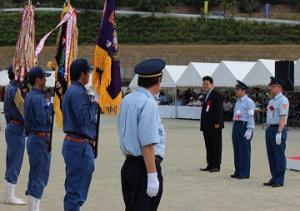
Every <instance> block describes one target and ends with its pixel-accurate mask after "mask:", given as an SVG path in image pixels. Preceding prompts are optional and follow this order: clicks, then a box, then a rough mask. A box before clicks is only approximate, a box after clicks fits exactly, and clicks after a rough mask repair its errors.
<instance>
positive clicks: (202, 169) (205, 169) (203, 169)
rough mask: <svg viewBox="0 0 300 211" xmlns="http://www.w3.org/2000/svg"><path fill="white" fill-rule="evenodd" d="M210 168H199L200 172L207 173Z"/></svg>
mask: <svg viewBox="0 0 300 211" xmlns="http://www.w3.org/2000/svg"><path fill="white" fill-rule="evenodd" d="M210 169H211V168H209V167H208V166H207V167H206V168H200V171H209V170H210Z"/></svg>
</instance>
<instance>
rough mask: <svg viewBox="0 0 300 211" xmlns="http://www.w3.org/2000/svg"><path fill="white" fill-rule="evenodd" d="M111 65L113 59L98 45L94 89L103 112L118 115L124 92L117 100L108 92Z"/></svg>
mask: <svg viewBox="0 0 300 211" xmlns="http://www.w3.org/2000/svg"><path fill="white" fill-rule="evenodd" d="M111 64H112V58H111V57H110V55H109V54H108V53H107V51H105V50H104V49H102V48H101V47H100V46H98V45H96V48H95V53H94V71H93V75H92V78H93V83H92V84H93V88H94V90H95V91H96V92H97V94H98V96H99V105H100V107H101V109H102V112H104V113H106V114H117V113H118V112H119V106H120V103H121V101H122V92H120V93H119V95H118V96H117V97H116V98H114V99H112V98H111V96H110V95H109V93H108V92H107V90H106V89H107V87H108V86H109V85H110V82H111ZM99 71H100V72H99Z"/></svg>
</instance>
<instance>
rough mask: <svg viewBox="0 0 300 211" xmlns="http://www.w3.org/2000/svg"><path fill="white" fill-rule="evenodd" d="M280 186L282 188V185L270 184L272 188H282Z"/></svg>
mask: <svg viewBox="0 0 300 211" xmlns="http://www.w3.org/2000/svg"><path fill="white" fill-rule="evenodd" d="M282 186H283V184H279V183H274V184H272V187H273V188H278V187H282Z"/></svg>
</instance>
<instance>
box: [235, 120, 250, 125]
mask: <svg viewBox="0 0 300 211" xmlns="http://www.w3.org/2000/svg"><path fill="white" fill-rule="evenodd" d="M234 123H235V124H243V125H244V124H247V122H246V121H237V120H235V121H234Z"/></svg>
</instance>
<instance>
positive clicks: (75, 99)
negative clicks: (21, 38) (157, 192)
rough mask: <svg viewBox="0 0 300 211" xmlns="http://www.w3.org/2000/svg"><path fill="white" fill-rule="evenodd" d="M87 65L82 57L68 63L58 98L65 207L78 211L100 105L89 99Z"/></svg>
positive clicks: (90, 168)
mask: <svg viewBox="0 0 300 211" xmlns="http://www.w3.org/2000/svg"><path fill="white" fill-rule="evenodd" d="M90 70H91V68H90V66H89V64H88V62H87V61H86V60H85V59H77V60H75V61H73V63H72V64H71V69H70V71H71V74H70V77H71V81H72V84H71V86H70V87H69V88H68V89H67V92H66V93H65V96H64V98H63V102H62V111H63V127H64V132H65V133H66V136H65V140H64V143H63V149H62V154H63V157H64V160H65V164H66V180H65V190H66V195H65V198H64V210H65V211H79V210H80V207H81V206H82V205H83V204H84V202H85V201H86V199H87V196H88V191H89V187H90V183H91V181H92V176H93V172H94V159H95V155H94V151H93V150H94V146H95V140H96V125H97V124H96V120H97V119H96V116H97V113H98V112H99V111H100V107H99V104H98V102H96V100H97V99H96V100H94V101H91V100H90V98H89V96H88V93H87V90H86V88H85V85H87V84H88V82H89V72H90Z"/></svg>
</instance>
